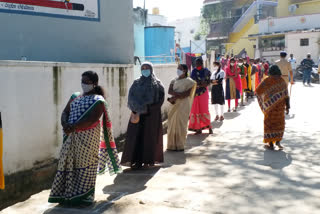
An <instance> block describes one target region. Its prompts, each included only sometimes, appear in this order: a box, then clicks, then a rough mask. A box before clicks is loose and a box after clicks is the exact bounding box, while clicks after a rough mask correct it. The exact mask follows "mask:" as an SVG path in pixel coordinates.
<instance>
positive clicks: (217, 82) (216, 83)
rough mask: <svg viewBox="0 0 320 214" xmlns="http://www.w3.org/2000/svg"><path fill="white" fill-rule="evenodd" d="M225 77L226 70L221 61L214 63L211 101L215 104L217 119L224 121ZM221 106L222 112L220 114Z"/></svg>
mask: <svg viewBox="0 0 320 214" xmlns="http://www.w3.org/2000/svg"><path fill="white" fill-rule="evenodd" d="M224 78H225V72H224V71H223V70H222V69H221V64H220V62H214V63H213V73H212V75H211V78H210V79H211V83H212V89H211V103H212V104H213V105H214V109H215V111H216V118H215V119H214V120H215V121H218V120H220V121H223V120H224V116H223V114H224V104H225V98H224V90H223V85H222V83H223V80H224ZM219 107H220V114H219Z"/></svg>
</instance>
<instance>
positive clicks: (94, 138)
mask: <svg viewBox="0 0 320 214" xmlns="http://www.w3.org/2000/svg"><path fill="white" fill-rule="evenodd" d="M79 95H80V93H75V94H73V95H72V97H71V100H72V101H71V104H70V115H69V123H70V124H74V123H76V122H78V121H79V120H81V119H83V118H85V117H86V116H88V115H89V114H90V112H91V111H93V110H94V109H95V107H96V106H97V105H98V104H101V103H103V104H104V113H103V120H102V123H101V124H100V122H99V121H98V122H97V123H96V124H95V125H93V126H92V127H88V128H87V129H85V130H77V131H76V132H74V133H72V134H71V135H69V136H66V135H65V136H64V138H63V145H62V149H61V151H60V158H59V163H58V171H57V174H56V176H55V179H54V182H53V184H52V188H51V193H50V196H49V202H50V203H62V204H71V205H77V204H84V203H91V202H93V200H94V191H95V184H96V177H97V174H98V173H99V174H101V173H104V172H105V171H106V170H108V171H109V173H110V175H113V174H115V173H119V172H121V167H120V162H119V158H118V152H117V149H116V144H115V141H114V138H113V134H112V124H111V121H110V117H109V113H108V108H107V103H106V101H105V100H104V98H103V97H102V96H99V95H90V96H79Z"/></svg>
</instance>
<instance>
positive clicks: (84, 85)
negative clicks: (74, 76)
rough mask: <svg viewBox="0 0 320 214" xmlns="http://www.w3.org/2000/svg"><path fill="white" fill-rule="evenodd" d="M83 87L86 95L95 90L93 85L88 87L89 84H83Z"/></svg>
mask: <svg viewBox="0 0 320 214" xmlns="http://www.w3.org/2000/svg"><path fill="white" fill-rule="evenodd" d="M81 87H82V90H83V92H84V93H88V92H89V91H92V90H93V89H94V85H93V84H90V85H88V84H84V83H81Z"/></svg>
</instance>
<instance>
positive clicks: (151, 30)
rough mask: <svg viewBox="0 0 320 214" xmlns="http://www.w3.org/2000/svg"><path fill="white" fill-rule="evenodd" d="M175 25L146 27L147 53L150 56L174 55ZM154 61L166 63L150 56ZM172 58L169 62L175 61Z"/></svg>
mask: <svg viewBox="0 0 320 214" xmlns="http://www.w3.org/2000/svg"><path fill="white" fill-rule="evenodd" d="M174 30H175V28H174V27H163V26H159V27H145V29H144V32H145V55H146V56H147V57H148V56H172V55H171V50H174V45H175V42H174ZM149 61H152V62H154V63H165V62H162V61H161V60H159V58H157V59H153V58H150V59H149ZM173 61H174V59H171V60H170V61H167V62H173Z"/></svg>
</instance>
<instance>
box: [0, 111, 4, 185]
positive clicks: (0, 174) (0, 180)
mask: <svg viewBox="0 0 320 214" xmlns="http://www.w3.org/2000/svg"><path fill="white" fill-rule="evenodd" d="M2 137H3V135H2V121H1V113H0V189H4V173H3V163H2V152H3V145H2V139H3V138H2Z"/></svg>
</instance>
